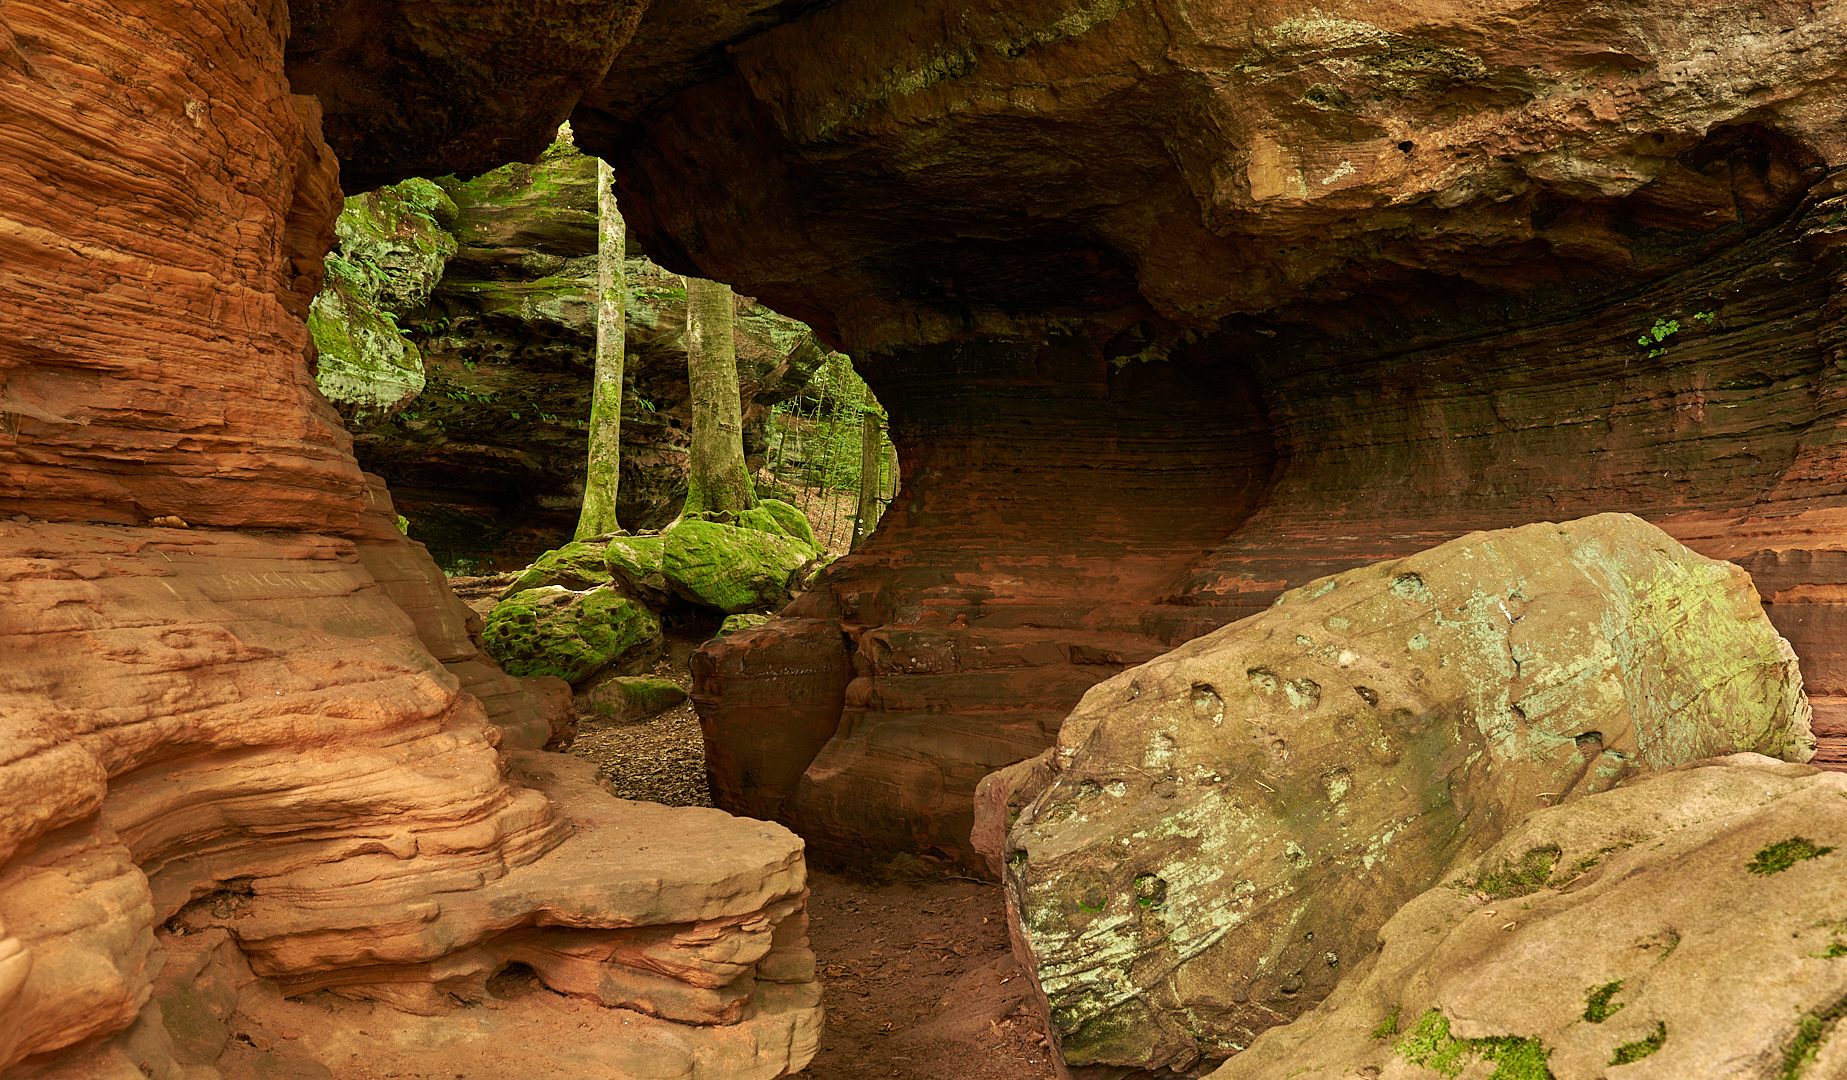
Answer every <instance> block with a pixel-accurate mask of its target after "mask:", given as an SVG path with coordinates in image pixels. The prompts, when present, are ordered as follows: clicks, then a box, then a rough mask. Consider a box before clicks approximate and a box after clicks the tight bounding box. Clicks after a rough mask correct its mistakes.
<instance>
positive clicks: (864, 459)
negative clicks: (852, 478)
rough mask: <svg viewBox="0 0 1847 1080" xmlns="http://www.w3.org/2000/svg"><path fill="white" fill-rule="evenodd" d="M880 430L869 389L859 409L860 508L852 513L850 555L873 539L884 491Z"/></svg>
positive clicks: (875, 403) (876, 406) (874, 404)
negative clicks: (882, 490)
mask: <svg viewBox="0 0 1847 1080" xmlns="http://www.w3.org/2000/svg"><path fill="white" fill-rule="evenodd" d="M881 430H882V429H881V427H880V425H879V411H878V402H877V401H876V400H875V399H874V398H873V396H872V388H871V387H870V386H868V387H866V398H865V401H864V402H862V403H861V404H860V407H859V506H858V507H856V508H855V509H854V511H853V544H852V547H851V548H850V549H849V550H852V551H858V550H859V545H860V544H861V543H862V542H863V541H864V540H865V539H866V537H868V536H870V535H872V529H873V526H875V525H877V524H878V523H879V495H880V494H881V489H882V488H883V487H884V485H883V484H881V483H879V459H880V458H882V457H883V456H884V455H883V454H881V453H880V452H879V451H880V449H881V447H880V445H879V443H880V441H881V440H880V439H879V434H880V432H881Z"/></svg>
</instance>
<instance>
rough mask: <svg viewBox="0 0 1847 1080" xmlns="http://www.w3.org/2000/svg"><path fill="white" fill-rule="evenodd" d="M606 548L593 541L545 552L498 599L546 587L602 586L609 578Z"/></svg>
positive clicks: (580, 542)
mask: <svg viewBox="0 0 1847 1080" xmlns="http://www.w3.org/2000/svg"><path fill="white" fill-rule="evenodd" d="M606 546H607V545H606V544H604V543H601V542H598V541H594V540H578V541H573V542H571V543H569V544H566V545H565V546H563V547H561V548H557V549H555V550H552V551H548V552H546V553H545V554H543V555H541V556H539V557H538V558H537V559H534V560H533V562H532V565H531V566H529V567H527V568H526V571H525V572H524V573H522V574H521V575H520V576H519V577H517V578H515V579H513V584H511V585H508V586H507V588H506V591H505V592H503V593H501V597H502V598H503V599H504V598H506V597H509V596H513V595H514V594H516V593H522V592H525V591H526V590H527V589H538V588H543V587H544V586H546V585H562V586H564V587H565V588H567V589H575V590H583V589H591V588H595V587H596V586H598V585H602V584H605V583H607V582H608V581H609V577H610V574H609V566H608V563H607V560H606V558H605V555H604V548H605V547H606Z"/></svg>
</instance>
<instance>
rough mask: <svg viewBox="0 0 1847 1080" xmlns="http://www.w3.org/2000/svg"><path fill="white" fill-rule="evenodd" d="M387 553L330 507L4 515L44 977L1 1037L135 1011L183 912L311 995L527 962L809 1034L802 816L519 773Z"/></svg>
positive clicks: (564, 989) (30, 974)
mask: <svg viewBox="0 0 1847 1080" xmlns="http://www.w3.org/2000/svg"><path fill="white" fill-rule="evenodd" d="M399 543H400V544H401V545H403V546H405V547H408V546H409V542H408V541H401V540H400V541H399ZM370 565H390V560H384V559H380V558H379V557H378V556H376V555H373V556H371V557H367V556H366V555H364V554H362V552H361V550H360V548H359V546H358V545H355V544H354V543H353V542H351V541H347V540H341V539H337V538H333V537H325V536H312V535H306V534H268V535H262V536H259V535H253V534H240V533H235V532H228V531H218V530H198V529H195V530H177V529H174V530H144V529H126V528H119V527H108V526H49V525H38V526H34V527H27V526H22V525H17V524H5V525H0V575H3V579H4V585H5V588H6V589H7V590H8V593H9V595H8V604H7V605H6V612H7V613H8V619H7V620H5V621H6V622H8V624H9V625H7V626H4V627H0V642H4V646H3V647H4V649H5V652H6V655H7V656H8V657H9V664H10V667H9V672H10V673H11V674H10V681H9V683H8V686H7V688H6V689H5V690H4V691H0V697H4V698H5V700H4V701H0V708H4V711H5V713H6V715H7V716H8V717H9V718H10V720H11V722H12V727H11V729H10V731H9V732H8V737H9V740H10V745H7V746H6V747H5V748H4V749H5V755H4V758H3V759H0V777H3V778H4V780H5V783H4V784H0V791H3V792H5V793H6V796H5V798H6V804H5V806H4V807H3V809H4V810H5V820H6V821H7V822H8V828H7V830H6V832H5V833H3V834H0V839H4V841H5V843H6V847H5V849H4V850H5V855H6V858H7V861H5V862H4V863H3V864H0V923H3V924H4V928H5V935H6V936H7V937H9V938H10V939H12V940H13V947H11V948H8V949H6V950H5V953H6V957H5V958H4V959H7V960H8V961H9V963H8V966H7V967H6V968H4V969H0V974H5V975H7V976H8V981H13V977H14V976H17V975H19V974H20V973H21V972H22V971H23V979H24V981H23V983H18V984H17V985H15V986H11V987H6V989H8V990H10V991H12V992H14V993H16V994H17V995H18V1001H19V1003H20V1005H21V1008H20V1009H18V1010H17V1011H16V1012H15V1014H14V1015H15V1016H16V1018H17V1019H18V1021H19V1022H18V1023H17V1024H10V1025H9V1026H8V1029H7V1030H8V1038H9V1040H10V1041H9V1042H8V1044H7V1045H5V1046H4V1050H3V1054H4V1056H0V1060H5V1061H7V1062H8V1063H13V1062H17V1061H19V1060H20V1059H21V1058H23V1057H27V1056H30V1055H34V1054H41V1053H45V1052H49V1051H54V1050H58V1049H60V1048H62V1047H65V1046H69V1045H71V1044H72V1043H74V1042H76V1041H79V1040H82V1039H85V1038H87V1037H92V1036H107V1035H109V1034H110V1033H112V1032H114V1031H118V1030H120V1029H122V1028H124V1027H125V1026H127V1025H128V1024H129V1023H130V1022H131V1021H133V1020H134V1019H135V1018H136V1016H137V1014H138V1012H139V1011H140V1009H141V1005H142V1003H143V1002H144V1001H145V1000H146V996H147V994H148V991H149V986H150V979H151V978H152V977H153V975H154V973H155V968H156V967H157V966H158V965H155V964H153V963H152V962H151V960H152V957H153V955H154V953H153V950H154V948H155V947H156V942H157V936H158V935H157V933H156V931H157V928H161V927H165V930H166V931H167V932H177V933H189V932H195V931H199V930H203V929H205V928H208V927H214V926H222V927H224V928H226V929H228V930H229V931H230V932H231V934H232V936H233V938H234V939H235V941H236V943H237V945H238V947H239V949H240V950H241V951H242V953H243V954H244V955H245V956H247V957H249V960H250V962H251V964H252V965H253V967H254V968H255V970H256V972H257V973H258V974H259V975H261V976H264V977H265V978H267V979H269V980H271V982H272V983H273V984H274V985H275V986H277V987H279V988H281V990H282V991H283V992H285V993H288V994H305V993H311V992H313V991H315V990H320V989H334V990H336V991H337V992H339V993H342V994H347V995H355V996H360V997H365V998H367V999H370V1000H374V1001H382V1002H386V1003H390V1004H394V1005H396V1006H398V1007H401V1008H407V1009H410V1010H413V1011H418V1012H424V1013H430V1012H441V1011H447V1010H448V1009H450V1008H453V1005H452V1004H451V1002H452V996H453V997H460V998H462V999H464V1000H468V999H478V998H479V997H480V996H481V995H482V994H484V993H485V992H486V991H485V989H484V986H485V982H486V980H488V979H489V978H491V977H493V976H494V975H496V974H497V973H498V972H500V971H501V970H502V969H504V968H505V967H506V966H507V965H508V964H513V963H521V964H526V965H528V966H529V967H530V968H532V969H533V970H534V971H535V972H537V973H538V976H537V977H538V978H539V979H541V980H542V981H543V982H544V984H545V985H546V986H549V987H551V988H552V989H553V990H556V991H558V992H560V993H563V994H567V995H573V996H575V997H578V998H582V999H584V1000H587V1001H590V1002H592V1003H595V1004H597V1005H598V1006H599V1007H600V1008H602V1009H605V1010H608V1009H615V1010H631V1011H639V1012H643V1013H646V1014H648V1015H650V1016H655V1017H659V1018H662V1019H664V1020H669V1021H672V1022H674V1024H676V1025H682V1026H683V1025H693V1026H692V1027H691V1028H688V1029H687V1033H685V1034H684V1035H682V1036H678V1037H677V1038H679V1039H680V1041H682V1042H685V1043H686V1045H688V1046H689V1047H691V1048H693V1050H697V1049H698V1048H699V1047H700V1046H701V1045H702V1036H700V1035H699V1034H698V1032H700V1031H702V1030H706V1027H707V1026H710V1025H719V1026H721V1027H724V1026H731V1025H738V1024H745V1025H752V1030H755V1029H756V1028H762V1029H763V1030H762V1031H760V1032H759V1035H760V1036H761V1037H762V1038H763V1039H764V1041H765V1044H766V1045H772V1046H773V1045H778V1042H777V1040H778V1039H780V1040H781V1042H780V1045H781V1046H782V1047H783V1048H784V1050H785V1051H787V1053H788V1054H795V1055H797V1056H800V1055H801V1054H806V1053H811V1052H812V1039H811V1038H809V1037H808V1036H805V1035H802V1034H801V1033H802V1032H805V1031H809V1030H810V1029H811V1028H812V1027H813V1024H814V1022H815V1017H816V1015H817V1013H816V1009H817V1008H818V1006H817V1003H816V993H815V990H814V987H813V985H812V974H811V969H812V959H811V958H809V954H808V953H807V950H806V948H805V945H804V944H803V940H802V937H801V930H800V928H801V926H802V925H803V923H802V915H801V912H802V895H803V887H804V878H803V864H802V857H801V852H802V845H801V841H800V840H799V839H797V838H796V837H795V836H793V835H792V834H790V833H789V832H787V830H784V829H782V828H780V827H777V826H768V825H764V824H763V823H760V822H745V821H742V820H739V819H732V818H729V817H728V816H726V815H723V814H720V813H718V812H716V811H701V810H696V809H695V810H690V811H689V810H680V809H669V808H664V807H656V806H651V805H645V804H641V805H637V804H622V803H619V802H617V801H615V800H612V799H610V798H609V797H608V796H607V795H606V794H604V793H603V792H602V791H601V789H599V788H597V786H596V785H595V783H594V780H593V778H591V777H590V776H589V775H588V772H587V767H585V768H584V769H576V770H573V769H572V768H571V767H570V759H564V758H559V757H557V756H555V755H545V754H537V755H530V756H526V757H522V758H518V759H516V762H515V765H514V767H513V768H512V770H511V771H510V772H509V771H508V769H507V766H506V765H505V764H504V763H503V761H502V760H501V757H500V755H499V754H498V753H497V752H496V745H497V744H499V743H501V742H502V739H503V736H502V734H501V732H500V731H499V730H497V729H496V728H495V727H493V726H491V725H490V724H489V723H488V722H487V719H486V716H485V715H484V713H483V711H482V708H481V705H480V704H479V702H478V700H477V699H476V698H475V697H474V696H471V695H465V694H463V693H460V692H459V689H458V687H459V685H460V684H459V683H458V680H457V678H456V676H455V675H454V674H451V673H450V671H449V670H448V669H446V668H445V667H444V666H443V664H442V663H441V662H439V660H438V659H437V658H436V657H435V656H434V655H432V650H431V648H427V647H426V645H425V640H424V639H430V640H431V641H433V643H434V644H435V646H436V647H438V648H440V647H441V639H440V637H439V636H438V635H436V634H434V633H431V632H427V631H426V632H424V633H422V634H419V632H418V628H417V627H416V626H415V625H414V624H413V623H412V622H411V619H410V618H409V617H408V616H407V615H406V614H405V608H403V607H400V606H399V605H398V604H397V603H394V602H393V599H392V597H393V595H399V596H409V595H411V592H410V590H411V588H412V586H411V585H409V584H407V583H405V582H400V583H399V584H398V585H397V586H396V587H395V588H394V589H393V590H391V591H390V592H388V591H387V590H386V589H385V588H381V586H380V585H379V583H378V582H377V581H376V580H375V579H374V578H373V577H372V575H371V574H370V572H369V571H368V566H370ZM422 565H423V566H425V567H427V568H428V570H429V572H430V573H432V574H433V573H434V566H433V565H431V564H430V563H429V560H428V558H427V556H424V557H422ZM445 595H446V593H445ZM449 602H450V603H451V604H454V603H455V601H454V600H453V598H450V601H449ZM410 607H411V608H412V609H413V610H415V605H414V604H412V605H410ZM439 625H440V623H439ZM451 625H453V626H454V627H455V629H453V630H451V631H450V632H449V633H450V635H451V636H452V637H454V638H459V640H460V641H461V642H464V643H465V642H467V640H468V638H467V636H466V634H465V633H463V632H462V631H461V629H460V623H459V620H457V621H456V622H455V623H453V624H451ZM457 647H459V646H455V645H451V648H457ZM489 667H490V669H491V665H490V666H489ZM500 678H501V679H502V680H503V681H504V680H505V678H506V677H505V676H504V675H502V676H500ZM251 687H261V688H262V689H261V692H260V693H258V692H252V691H251V690H250V689H248V688H251ZM568 700H569V699H568V695H567V696H566V697H565V703H566V704H568ZM728 829H729V830H732V831H733V832H737V834H738V835H736V836H733V837H730V838H729V839H727V833H726V830H728ZM708 840H710V841H712V842H713V843H714V844H716V845H717V846H718V848H720V849H722V850H723V854H722V856H721V855H716V854H714V852H713V851H709V850H707V849H706V848H705V846H704V845H705V843H706V842H707V841H708ZM625 865H626V866H628V869H626V870H625V869H623V866H625ZM791 920H793V921H791ZM784 923H788V928H787V929H786V930H779V929H778V928H779V927H781V926H782V925H783V924H784ZM779 949H780V950H782V951H781V952H778V951H777V950H779ZM759 980H767V981H769V982H774V983H778V984H783V985H785V986H786V989H782V990H771V991H764V992H759V990H758V989H756V987H757V984H758V981H759ZM764 993H767V994H768V996H767V997H765V996H764ZM547 997H548V998H550V997H551V995H547ZM609 1022H610V1023H614V1022H615V1021H609ZM764 1025H768V1026H767V1027H764ZM776 1032H781V1034H780V1035H776V1034H775V1033H776ZM130 1037H133V1036H132V1034H131V1035H129V1036H124V1038H130ZM713 1038H714V1039H715V1040H716V1042H715V1044H714V1045H720V1046H722V1045H724V1044H727V1043H728V1042H736V1041H738V1040H739V1039H743V1040H744V1041H745V1042H748V1037H746V1036H743V1035H728V1034H722V1033H721V1034H719V1035H716V1036H714V1037H713ZM804 1046H806V1047H807V1049H806V1050H803V1049H802V1047H804ZM727 1052H729V1051H727ZM688 1053H689V1054H690V1053H692V1050H689V1051H688ZM803 1060H805V1058H804V1059H803ZM689 1061H690V1058H689ZM204 1063H207V1064H209V1063H210V1062H209V1061H208V1062H204ZM331 1064H334V1065H336V1066H338V1065H339V1064H340V1063H339V1062H332V1063H331ZM800 1064H801V1061H799V1060H795V1059H794V1058H792V1057H788V1056H785V1057H783V1058H781V1059H778V1060H777V1061H774V1062H771V1061H768V1060H764V1061H758V1062H757V1063H756V1064H755V1065H754V1066H753V1068H756V1069H757V1070H758V1072H756V1073H751V1074H749V1075H761V1076H764V1077H769V1076H774V1075H779V1074H780V1073H781V1072H783V1071H785V1070H788V1069H793V1068H796V1067H799V1065H800ZM772 1066H773V1067H772ZM689 1068H690V1065H689ZM669 1075H681V1074H669ZM684 1075H687V1076H692V1075H695V1074H694V1073H692V1072H687V1073H685V1074H684Z"/></svg>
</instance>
